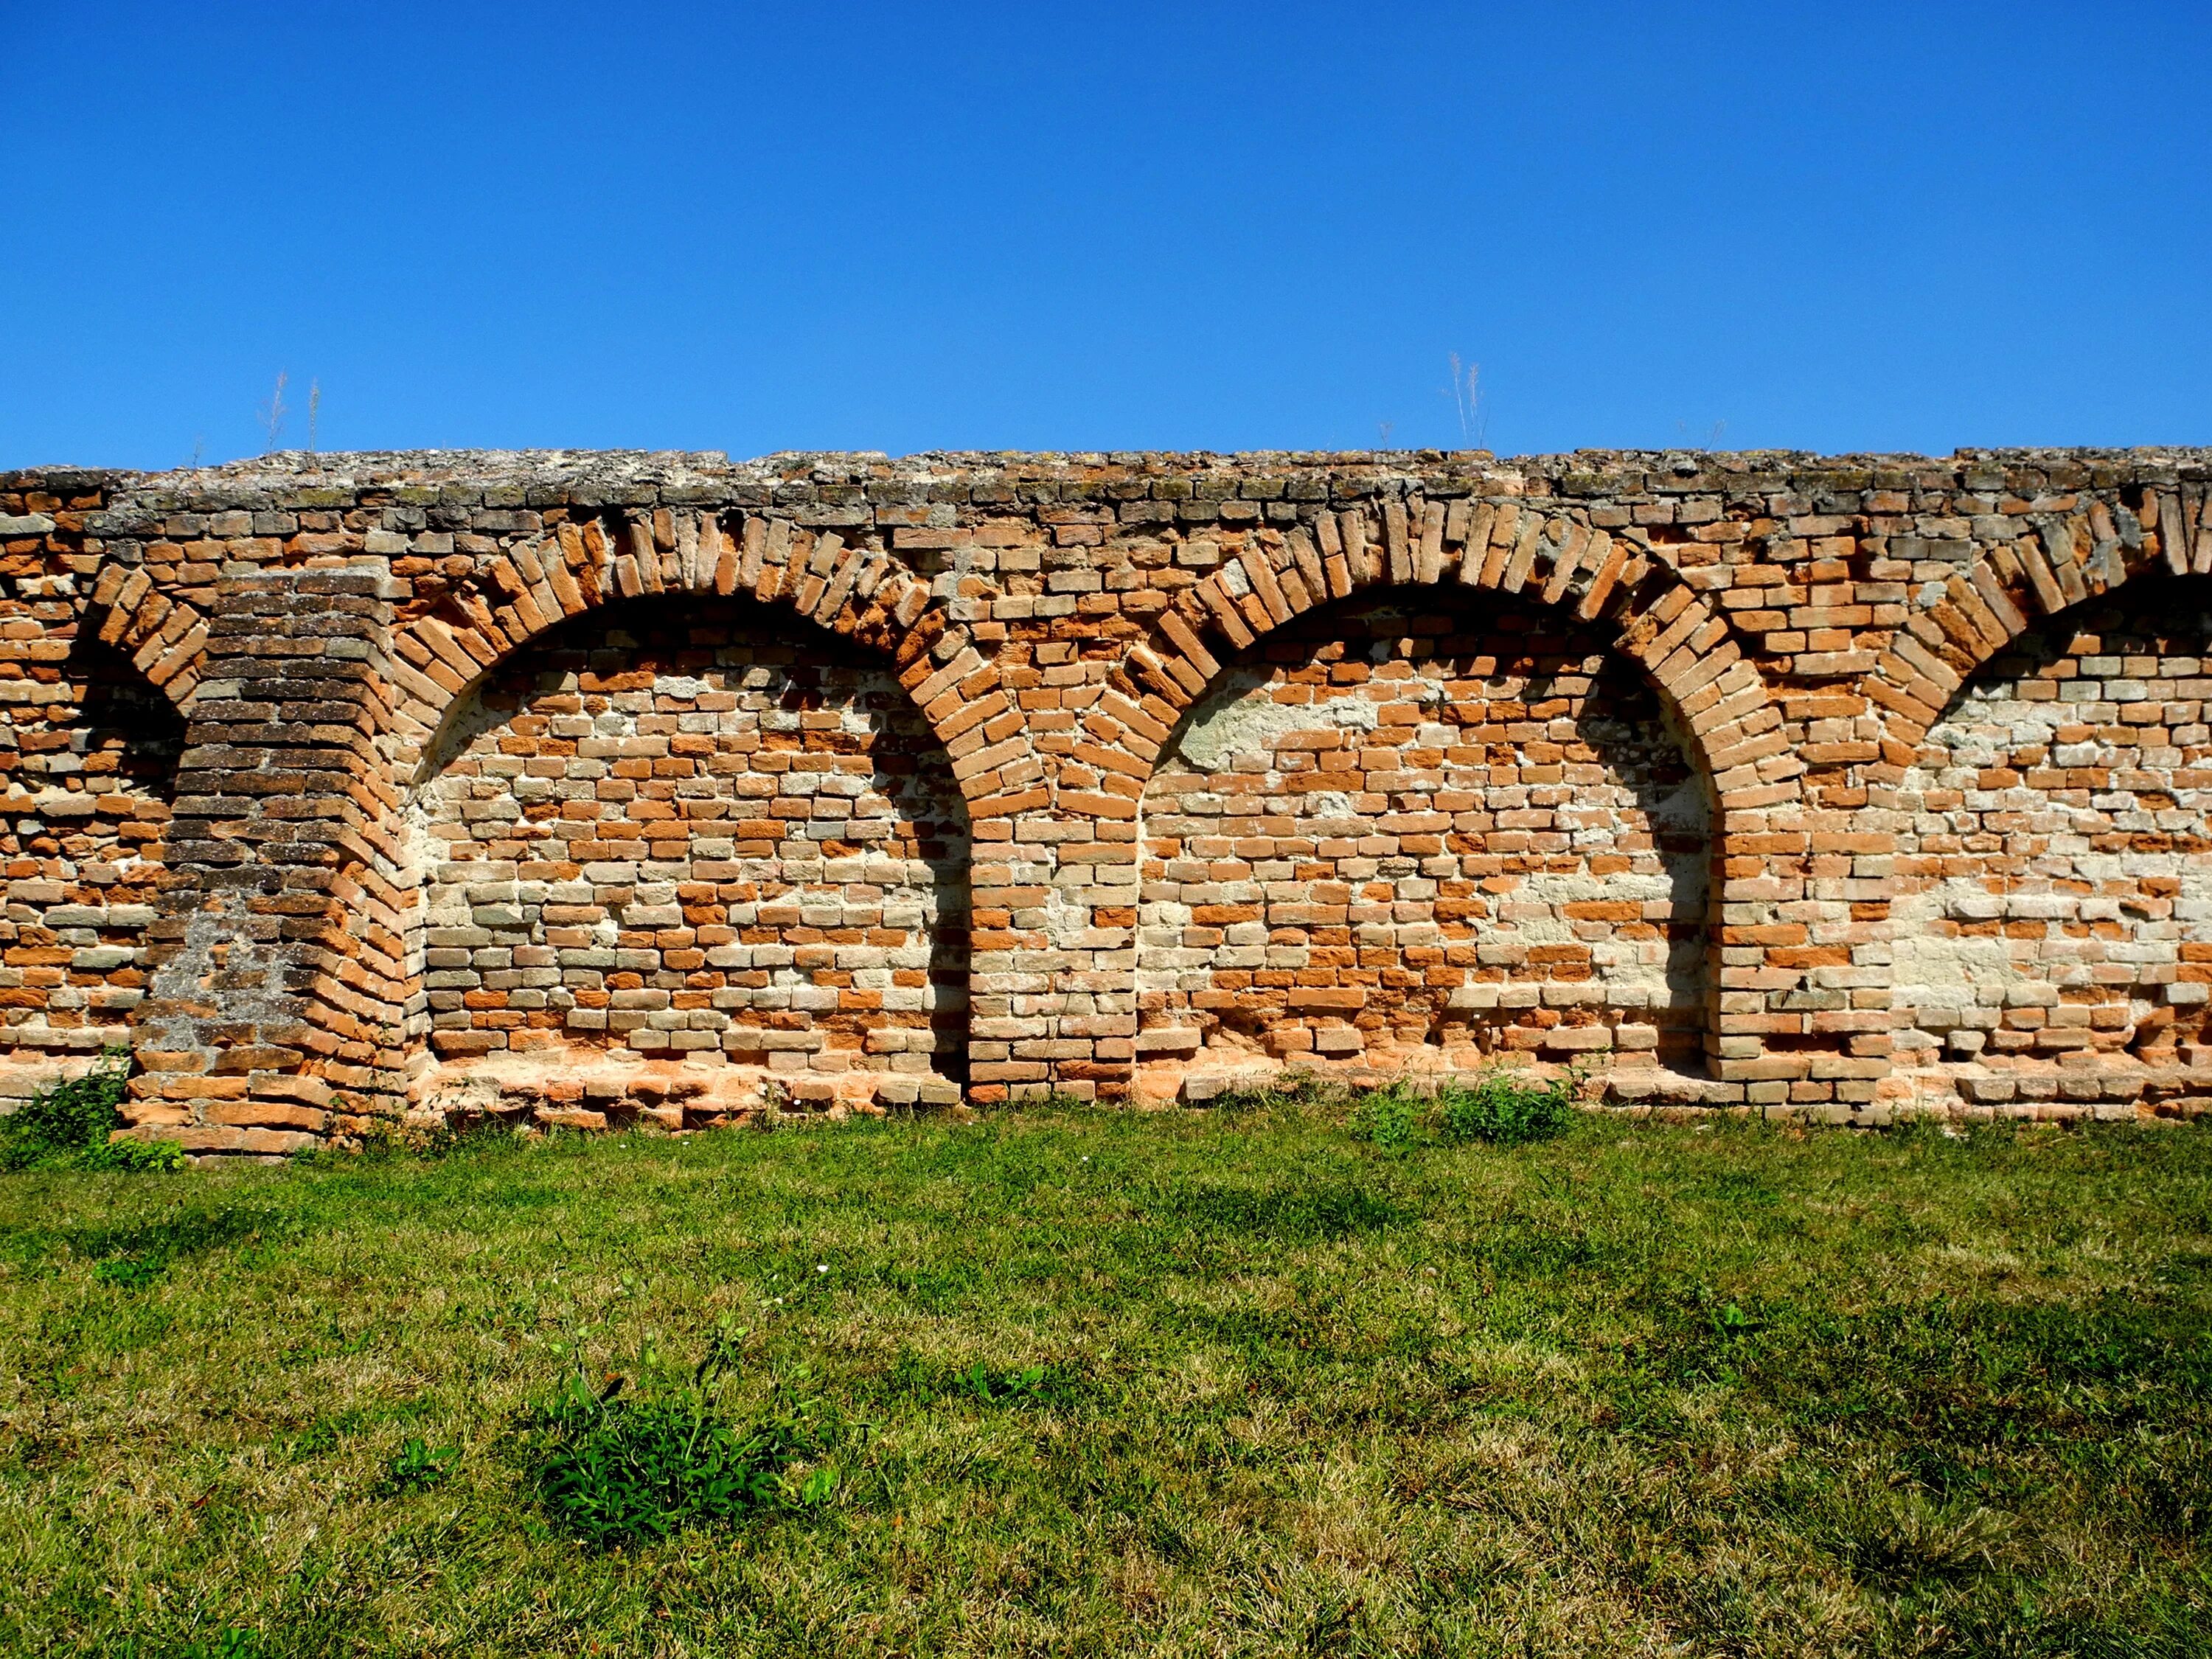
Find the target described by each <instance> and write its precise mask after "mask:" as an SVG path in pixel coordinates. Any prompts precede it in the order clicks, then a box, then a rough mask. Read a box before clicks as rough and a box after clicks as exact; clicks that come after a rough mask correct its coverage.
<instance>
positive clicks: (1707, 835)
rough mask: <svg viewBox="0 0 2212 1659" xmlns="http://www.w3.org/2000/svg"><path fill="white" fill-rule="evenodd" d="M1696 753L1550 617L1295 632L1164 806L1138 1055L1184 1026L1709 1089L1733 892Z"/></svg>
mask: <svg viewBox="0 0 2212 1659" xmlns="http://www.w3.org/2000/svg"><path fill="white" fill-rule="evenodd" d="M1697 753H1698V749H1697V746H1696V744H1694V742H1693V741H1692V738H1690V737H1689V735H1688V734H1687V733H1686V731H1685V730H1684V727H1683V723H1682V722H1681V721H1680V720H1679V719H1678V718H1677V717H1676V715H1675V714H1674V711H1673V709H1672V708H1671V707H1670V706H1669V704H1668V702H1667V700H1666V699H1665V698H1664V697H1663V696H1662V695H1661V694H1660V692H1659V690H1658V689H1657V688H1656V686H1655V685H1654V684H1651V682H1650V679H1649V678H1648V677H1647V676H1646V674H1645V673H1644V671H1643V669H1642V667H1641V665H1640V664H1638V663H1637V662H1635V661H1634V660H1633V659H1631V658H1629V657H1628V656H1627V655H1626V653H1624V652H1622V651H1621V650H1620V649H1619V648H1618V646H1617V644H1616V643H1615V641H1614V640H1613V636H1612V634H1611V632H1610V630H1607V629H1605V628H1604V627H1603V626H1602V625H1593V624H1592V623H1589V622H1587V621H1583V620H1581V619H1577V617H1573V616H1572V615H1571V614H1570V613H1568V612H1566V611H1564V610H1562V609H1561V608H1560V607H1558V606H1548V605H1543V604H1542V603H1541V602H1540V601H1537V600H1534V599H1521V598H1517V597H1513V596H1508V595H1504V594H1500V593H1498V592H1487V591H1485V590H1481V589H1479V588H1470V587H1466V586H1460V585H1457V584H1451V585H1443V586H1439V585H1424V584H1400V585H1389V584H1383V585H1378V586H1373V587H1370V588H1367V589H1365V590H1363V591H1361V592H1355V593H1353V594H1351V595H1349V596H1346V597H1345V598H1342V599H1337V600H1334V601H1331V602H1328V603H1327V604H1324V605H1319V606H1316V607H1314V608H1312V609H1310V610H1309V611H1304V612H1303V613H1301V614H1300V615H1298V616H1297V617H1293V618H1291V620H1290V621H1288V622H1286V623H1283V624H1281V625H1280V626H1279V627H1277V628H1275V629H1273V630H1271V631H1270V632H1269V633H1267V635H1264V636H1262V637H1261V638H1259V639H1257V640H1255V641H1254V642H1253V643H1252V644H1251V645H1250V646H1249V647H1246V648H1245V649H1244V650H1243V651H1241V652H1239V653H1237V654H1236V655H1235V656H1234V657H1232V658H1231V659H1229V660H1228V661H1227V662H1226V663H1225V664H1224V665H1222V666H1221V670H1220V672H1219V673H1218V675H1217V676H1216V677H1215V678H1214V679H1213V680H1212V682H1211V683H1210V684H1208V686H1207V688H1206V691H1205V693H1204V694H1203V695H1202V696H1200V698H1199V699H1198V700H1197V701H1196V702H1194V703H1192V704H1191V705H1190V706H1189V707H1188V708H1186V709H1185V710H1184V711H1183V712H1182V716H1181V718H1180V719H1179V720H1178V721H1177V723H1176V726H1175V727H1174V728H1173V730H1172V732H1170V735H1169V737H1168V738H1167V739H1166V741H1165V742H1164V744H1162V746H1161V750H1160V759H1159V762H1158V765H1157V767H1156V769H1155V770H1154V772H1153V774H1152V778H1151V779H1150V780H1149V781H1148V782H1147V785H1146V791H1145V795H1144V799H1143V802H1142V806H1141V811H1140V819H1139V842H1140V844H1141V847H1142V853H1143V857H1144V859H1145V867H1144V871H1143V878H1144V886H1143V888H1142V889H1141V893H1142V902H1141V904H1140V911H1139V949H1138V958H1139V1003H1140V1013H1141V1016H1142V1018H1144V1020H1145V1021H1146V1024H1147V1025H1148V1026H1152V1027H1153V1028H1155V1034H1154V1035H1153V1036H1152V1037H1151V1038H1149V1039H1146V1040H1140V1051H1142V1050H1143V1049H1146V1048H1150V1049H1151V1051H1152V1052H1153V1053H1154V1054H1158V1053H1159V1052H1161V1051H1162V1050H1163V1048H1164V1046H1165V1045H1166V1044H1167V1043H1168V1042H1172V1041H1174V1040H1175V1038H1176V1026H1177V1025H1178V1024H1179V1023H1181V1022H1186V1021H1188V1022H1189V1024H1192V1025H1196V1026H1200V1027H1202V1028H1203V1029H1205V1030H1207V1031H1208V1033H1209V1035H1210V1036H1211V1035H1215V1034H1218V1035H1221V1036H1225V1037H1226V1038H1228V1039H1229V1040H1231V1041H1237V1040H1242V1041H1243V1042H1247V1043H1249V1044H1252V1045H1258V1044H1260V1043H1263V1042H1264V1043H1267V1044H1268V1045H1269V1046H1271V1047H1274V1048H1281V1047H1282V1042H1283V1038H1282V1035H1281V1029H1280V1028H1281V1026H1282V1023H1283V1022H1284V1021H1285V1020H1293V1021H1296V1020H1302V1019H1303V1020H1309V1021H1311V1020H1318V1021H1322V1022H1327V1023H1328V1024H1332V1025H1336V1024H1340V1025H1342V1026H1347V1027H1348V1026H1352V1025H1355V1024H1364V1025H1365V1026H1367V1027H1368V1028H1369V1030H1370V1033H1377V1034H1379V1033H1380V1032H1382V1031H1383V1030H1395V1040H1396V1042H1399V1043H1400V1044H1403V1043H1404V1042H1406V1041H1407V1038H1408V1036H1413V1037H1415V1038H1417V1039H1423V1040H1426V1041H1428V1042H1439V1041H1441V1042H1443V1044H1444V1045H1445V1046H1447V1047H1452V1046H1458V1045H1460V1044H1463V1043H1468V1042H1474V1044H1476V1046H1479V1047H1481V1048H1485V1049H1489V1048H1498V1047H1504V1048H1509V1049H1523V1050H1526V1049H1541V1050H1542V1051H1543V1052H1545V1053H1546V1054H1547V1057H1551V1058H1565V1057H1568V1056H1569V1055H1571V1054H1577V1053H1583V1052H1588V1051H1589V1050H1590V1049H1592V1048H1600V1047H1602V1048H1613V1047H1614V1045H1615V1042H1616V1040H1625V1041H1629V1042H1634V1043H1636V1044H1637V1045H1638V1046H1639V1047H1642V1048H1650V1047H1653V1046H1655V1045H1656V1048H1657V1050H1658V1054H1659V1057H1660V1058H1662V1059H1663V1060H1666V1061H1667V1062H1668V1063H1670V1064H1674V1065H1676V1066H1696V1065H1697V1064H1699V1062H1700V1061H1701V1060H1702V1058H1703V1055H1704V1051H1705V1043H1706V1039H1707V1037H1708V1036H1709V1034H1710V1032H1711V1028H1712V1023H1713V1012H1714V1006H1715V1004H1714V995H1713V974H1712V951H1713V945H1712V939H1713V929H1712V926H1711V921H1712V916H1711V911H1712V906H1713V904H1714V902H1716V897H1717V869H1716V867H1715V860H1716V857H1717V836H1715V835H1714V833H1713V826H1714V824H1715V823H1716V822H1717V803H1716V801H1715V799H1714V792H1713V789H1712V786H1711V779H1710V777H1709V776H1708V775H1706V774H1705V772H1704V771H1703V769H1700V768H1699V766H1698V765H1697V764H1696V763H1695V761H1694V759H1693V758H1692V757H1694V756H1695V755H1696V754H1697ZM1209 820H1212V823H1211V824H1210V823H1209V822H1208V821H1209ZM1216 826H1218V829H1217V828H1216ZM1209 829H1214V830H1215V832H1214V833H1211V834H1209V833H1208V831H1209ZM1194 848H1196V849H1197V854H1196V855H1194ZM1243 854H1258V856H1257V857H1245V856H1243ZM1276 854H1285V856H1276ZM1385 890H1387V893H1388V896H1384V894H1385ZM1340 906H1341V909H1340V908H1339V907H1340ZM1363 914H1364V917H1365V919H1364V920H1363V919H1362V917H1363ZM1177 980H1181V981H1182V987H1181V988H1182V989H1184V990H1186V991H1188V990H1191V989H1194V988H1195V987H1203V990H1202V993H1201V994H1200V995H1199V996H1193V997H1186V998H1181V999H1179V998H1178V997H1177V996H1176V994H1175V988H1176V987H1175V986H1174V981H1177ZM1608 1021H1610V1022H1611V1023H1610V1024H1608ZM1624 1026H1625V1027H1631V1028H1634V1029H1632V1030H1627V1031H1625V1032H1624V1031H1621V1030H1618V1029H1617V1028H1620V1027H1624ZM1240 1028H1241V1030H1240ZM1600 1028H1603V1030H1604V1031H1605V1036H1604V1037H1603V1040H1602V1042H1601V1041H1600V1038H1599V1036H1598V1031H1599V1029H1600ZM1651 1028H1656V1030H1653V1029H1651ZM1187 1029H1188V1028H1186V1030H1187ZM1161 1030H1164V1031H1165V1033H1166V1035H1165V1036H1163V1035H1161V1034H1160V1033H1161ZM1546 1032H1548V1033H1550V1035H1549V1036H1544V1035H1543V1033H1546ZM1181 1040H1182V1041H1183V1042H1188V1035H1183V1036H1182V1039H1181ZM1315 1040H1316V1044H1317V1045H1320V1044H1325V1043H1326V1042H1330V1041H1334V1042H1337V1043H1339V1044H1340V1045H1343V1046H1344V1048H1346V1051H1347V1052H1350V1051H1352V1048H1351V1045H1352V1039H1351V1037H1350V1036H1348V1035H1340V1036H1336V1037H1335V1038H1334V1039H1330V1038H1328V1037H1326V1036H1322V1034H1321V1033H1319V1032H1316V1038H1315ZM1296 1041H1301V1042H1302V1041H1303V1039H1302V1038H1300V1039H1296ZM1361 1046H1362V1047H1364V1040H1363V1042H1362V1044H1361ZM1293 1052H1295V1051H1293ZM1322 1052H1324V1053H1326V1052H1327V1048H1325V1047H1324V1048H1322Z"/></svg>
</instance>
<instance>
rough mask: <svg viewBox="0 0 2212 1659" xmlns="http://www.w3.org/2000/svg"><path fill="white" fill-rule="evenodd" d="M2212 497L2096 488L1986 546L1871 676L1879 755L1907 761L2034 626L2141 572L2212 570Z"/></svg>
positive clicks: (2173, 491) (1896, 639)
mask: <svg viewBox="0 0 2212 1659" xmlns="http://www.w3.org/2000/svg"><path fill="white" fill-rule="evenodd" d="M2208 518H2212V497H2207V496H2205V495H2203V494H2201V493H2198V492H2189V493H2185V492H2184V491H2183V490H2181V489H2166V490H2146V491H2145V492H2144V495H2143V499H2142V502H2141V504H2140V510H2131V509H2130V508H2129V507H2127V506H2125V505H2124V504H2123V505H2122V506H2121V507H2119V509H2118V513H2117V514H2116V513H2115V512H2114V509H2113V507H2112V506H2111V505H2110V504H2108V503H2107V502H2106V501H2103V500H2101V499H2096V498H2092V499H2090V500H2088V501H2086V502H2085V503H2083V504H2081V505H2080V506H2077V507H2075V508H2073V509H2072V510H2070V511H2068V512H2064V513H2046V514H2041V515H2038V516H2036V517H2035V518H2033V519H2032V520H2030V523H2031V525H2032V526H2033V533H2031V534H2029V535H2026V536H2022V537H2020V538H2017V539H2016V540H2014V541H2010V542H2004V543H1999V544H1995V545H1993V546H1987V547H1984V548H1983V549H1982V550H1981V551H1980V552H1979V553H1978V554H1977V555H1976V556H1975V558H1974V562H1973V563H1972V565H1970V566H1969V567H1968V568H1967V569H1966V572H1965V574H1961V575H1957V576H1954V577H1952V578H1951V579H1950V580H1948V581H1947V582H1946V583H1945V584H1944V586H1943V597H1942V599H1938V600H1937V601H1936V603H1935V604H1933V605H1929V607H1928V608H1927V609H1926V610H1924V611H1920V612H1919V613H1918V614H1917V615H1915V616H1914V617H1912V618H1911V620H1910V621H1908V622H1907V623H1905V626H1904V627H1903V628H1901V629H1899V630H1898V632H1897V634H1896V635H1894V636H1893V638H1892V639H1891V641H1890V643H1889V646H1888V647H1887V649H1886V650H1885V651H1884V652H1883V653H1882V654H1881V657H1880V658H1879V659H1876V661H1875V667H1874V671H1873V672H1872V673H1871V674H1869V676H1868V677H1867V680H1866V691H1867V695H1868V696H1869V698H1870V699H1871V700H1872V701H1873V702H1875V704H1876V705H1878V706H1879V707H1880V708H1882V709H1883V710H1884V711H1885V715H1886V720H1885V724H1886V727H1887V732H1886V737H1887V742H1886V743H1885V744H1884V750H1885V753H1884V758H1885V759H1886V760H1887V761H1889V762H1891V763H1893V764H1897V765H1909V764H1911V757H1912V754H1913V752H1914V751H1915V750H1917V749H1918V748H1919V746H1920V744H1921V742H1922V740H1923V739H1924V738H1926V737H1927V735H1928V730H1929V727H1930V726H1933V725H1935V723H1936V720H1939V719H1940V718H1942V713H1943V711H1944V709H1945V708H1948V706H1949V705H1950V702H1951V701H1952V699H1954V697H1956V696H1958V694H1959V692H1960V689H1961V688H1962V687H1964V686H1965V684H1966V682H1967V681H1968V680H1969V679H1971V678H1973V675H1974V673H1975V671H1977V670H1978V669H1979V668H1980V667H1981V666H1982V665H1984V663H1986V662H1988V661H1989V660H1990V659H1991V658H1992V657H1995V656H1996V654H1997V653H1999V652H2001V651H2002V650H2003V649H2004V648H2005V647H2007V646H2008V645H2010V644H2011V643H2012V642H2013V641H2015V640H2016V639H2018V638H2019V637H2020V636H2021V635H2022V634H2025V633H2026V632H2027V631H2028V629H2031V628H2034V627H2037V626H2039V625H2040V624H2041V623H2044V622H2046V621H2048V620H2049V619H2050V618H2051V617H2055V616H2057V614H2058V613H2059V612H2060V611H2066V610H2069V609H2070V608H2071V607H2073V606H2074V605H2079V604H2081V602H2082V601H2083V600H2085V599H2095V598H2097V597H2099V596H2100V595H2102V594H2105V593H2108V592H2112V590H2113V589H2114V588H2116V587H2118V586H2121V585H2122V584H2123V583H2125V582H2127V581H2130V580H2133V579H2134V578H2136V577H2137V576H2142V575H2174V576H2186V575H2191V574H2195V575H2204V574H2212V521H2208Z"/></svg>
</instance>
